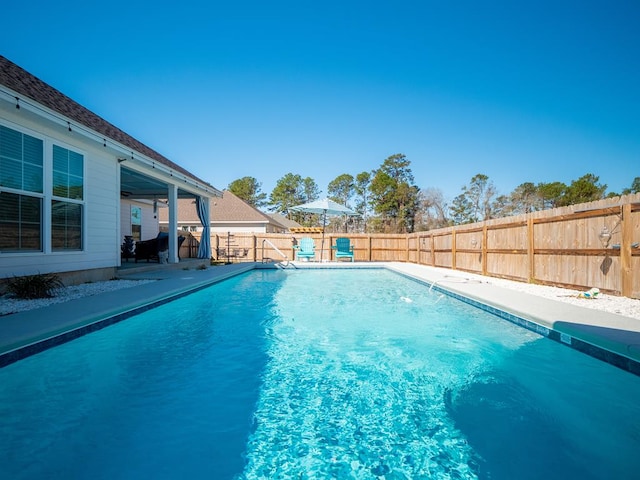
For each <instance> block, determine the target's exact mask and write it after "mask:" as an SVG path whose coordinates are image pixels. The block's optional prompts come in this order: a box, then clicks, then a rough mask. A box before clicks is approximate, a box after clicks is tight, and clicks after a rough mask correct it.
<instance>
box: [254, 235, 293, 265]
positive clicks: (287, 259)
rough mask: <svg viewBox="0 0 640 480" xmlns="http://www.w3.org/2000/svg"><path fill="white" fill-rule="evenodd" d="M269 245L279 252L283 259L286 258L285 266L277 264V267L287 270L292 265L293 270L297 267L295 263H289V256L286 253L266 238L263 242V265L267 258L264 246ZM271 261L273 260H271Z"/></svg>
mask: <svg viewBox="0 0 640 480" xmlns="http://www.w3.org/2000/svg"><path fill="white" fill-rule="evenodd" d="M265 243H268V244H269V245H270V246H271V248H273V249H274V250H275V251H276V252H278V253H279V254H280V255H281V256H282V258H284V264H283V263H282V262H279V263H277V264H276V265H277V266H278V267H280V268H287V267H288V266H289V265H291V266H292V267H293V268H295V265H294V264H293V263H290V262H289V257H287V255H286V254H285V253H283V252H282V251H281V250H280V249H279V248H278V247H276V246H275V245H274V244H273V243H271V241H269V239H267V238H265V239H263V240H262V254H261V257H262V263H265V259H266V258H265V256H264V244H265ZM269 260H271V259H269Z"/></svg>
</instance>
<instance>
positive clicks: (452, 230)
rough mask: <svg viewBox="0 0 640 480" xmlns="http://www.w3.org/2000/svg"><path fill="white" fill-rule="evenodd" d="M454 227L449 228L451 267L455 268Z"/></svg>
mask: <svg viewBox="0 0 640 480" xmlns="http://www.w3.org/2000/svg"><path fill="white" fill-rule="evenodd" d="M456 255H457V253H456V229H455V228H452V229H451V269H452V270H455V269H456Z"/></svg>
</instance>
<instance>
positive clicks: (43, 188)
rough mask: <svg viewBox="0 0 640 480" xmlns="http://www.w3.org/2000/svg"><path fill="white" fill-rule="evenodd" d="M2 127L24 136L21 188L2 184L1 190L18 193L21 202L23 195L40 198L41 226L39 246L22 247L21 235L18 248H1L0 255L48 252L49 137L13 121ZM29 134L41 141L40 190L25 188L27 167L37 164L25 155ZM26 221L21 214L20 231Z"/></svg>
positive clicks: (21, 160) (3, 124) (7, 192)
mask: <svg viewBox="0 0 640 480" xmlns="http://www.w3.org/2000/svg"><path fill="white" fill-rule="evenodd" d="M0 127H2V128H6V129H7V130H11V131H13V132H16V133H18V134H20V135H21V136H22V144H21V148H22V151H21V158H20V160H19V162H20V169H21V175H20V182H21V183H20V188H17V187H16V186H2V185H0V192H1V193H6V194H10V195H17V196H18V201H19V202H20V203H21V202H22V197H26V198H31V199H36V200H38V203H39V216H40V218H39V223H38V227H39V237H38V240H39V242H38V243H39V248H34V249H22V248H20V244H22V243H23V242H22V241H21V239H22V237H21V236H19V239H20V240H19V241H18V248H17V249H13V248H9V249H4V250H3V249H0V255H34V254H40V255H41V254H43V253H45V252H46V248H47V241H46V238H47V236H46V230H47V228H46V226H47V222H46V218H47V217H46V212H47V199H46V197H47V138H46V137H45V136H44V135H41V134H39V133H37V132H33V131H31V130H29V129H27V128H24V127H22V126H19V125H14V124H12V123H9V122H6V121H3V122H0ZM25 135H26V136H28V137H30V138H32V139H35V140H38V141H39V142H41V148H42V165H41V166H40V168H41V175H40V185H39V187H40V191H38V190H26V189H25V179H24V173H25V167H27V166H29V165H31V166H33V165H35V164H33V163H32V162H28V161H25V155H24V149H25V143H24V136H25ZM8 160H10V161H15V159H12V158H8ZM23 223H25V222H23V221H22V217H21V216H20V218H19V219H18V226H17V228H18V231H21V230H22V224H23Z"/></svg>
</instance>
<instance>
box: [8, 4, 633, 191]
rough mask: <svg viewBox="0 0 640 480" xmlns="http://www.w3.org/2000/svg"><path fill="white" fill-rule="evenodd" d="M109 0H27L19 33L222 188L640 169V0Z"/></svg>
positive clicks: (164, 149)
mask: <svg viewBox="0 0 640 480" xmlns="http://www.w3.org/2000/svg"><path fill="white" fill-rule="evenodd" d="M20 3H21V4H20ZM93 3H94V2H86V1H82V2H79V1H64V0H63V1H60V2H36V5H34V4H33V3H29V2H26V3H25V2H10V4H8V5H5V6H3V17H4V18H5V21H4V22H3V28H2V29H0V45H1V46H2V47H1V50H0V53H2V55H4V56H6V57H7V58H8V59H9V60H11V61H13V62H15V63H17V64H18V65H20V66H21V67H23V68H25V69H26V70H28V71H29V72H31V73H32V74H34V75H36V76H38V77H39V78H41V79H42V80H44V81H45V82H47V83H49V84H50V85H52V86H53V87H55V88H57V89H58V90H60V91H62V92H63V93H65V94H66V95H68V96H70V97H71V98H73V99H74V100H76V101H78V102H79V103H81V104H82V105H84V106H85V107H87V108H89V109H90V110H92V111H94V112H95V113H97V114H98V115H100V116H102V117H103V118H105V119H106V120H108V121H110V122H111V123H113V124H115V125H116V126H118V127H119V128H121V129H123V130H124V131H126V132H127V133H129V134H130V135H132V136H134V137H135V138H137V139H138V140H140V141H142V142H143V143H145V144H147V145H148V146H150V147H151V148H153V149H155V150H157V151H158V152H160V153H161V154H163V155H165V156H167V157H168V158H170V159H171V160H173V161H174V162H176V163H179V164H180V165H182V166H184V167H185V168H187V169H188V170H190V171H191V172H192V173H194V174H195V175H197V176H199V177H201V178H203V179H204V180H206V181H208V182H210V183H211V184H212V185H214V186H216V187H218V188H225V187H226V186H227V185H228V184H229V183H230V182H231V181H233V180H235V179H237V178H241V177H244V176H253V177H255V178H256V179H258V181H259V182H261V183H262V190H263V191H264V192H266V193H267V194H268V193H270V192H271V190H272V189H273V187H274V186H275V184H276V182H277V180H278V179H279V178H281V177H282V176H284V175H285V174H287V173H294V174H300V175H302V176H303V177H307V176H309V177H311V178H313V179H314V180H315V181H316V182H317V183H318V185H319V187H320V189H321V190H322V192H323V194H326V191H327V184H328V183H329V182H330V181H331V180H333V179H334V178H335V177H337V176H338V175H340V174H343V173H350V174H352V175H354V176H355V175H356V174H358V173H360V172H362V171H370V170H373V169H375V168H378V167H379V166H380V165H381V164H382V162H383V161H384V160H385V159H386V158H387V157H388V156H390V155H393V154H396V153H402V154H404V155H406V157H407V159H408V160H410V161H411V168H412V171H413V174H414V177H415V181H416V184H417V185H418V186H419V187H420V188H423V189H427V188H437V189H440V190H441V191H442V192H443V194H444V197H445V199H447V200H451V199H453V197H455V196H456V195H458V194H459V193H460V191H461V187H462V186H463V185H467V184H468V183H469V181H470V180H471V178H472V177H473V176H474V175H476V174H478V173H482V174H484V175H487V176H488V177H489V179H490V180H491V181H492V182H493V183H494V184H495V186H496V188H497V190H498V193H500V194H508V193H510V192H511V191H512V190H513V189H514V188H515V187H516V186H518V185H520V184H521V183H523V182H534V183H539V182H553V181H561V182H565V183H567V184H569V183H570V182H571V181H572V180H575V179H577V178H579V177H581V176H582V175H584V174H587V173H592V174H595V175H597V176H599V177H600V182H601V183H604V184H607V185H608V187H609V191H617V192H620V191H621V190H622V189H623V188H626V187H629V186H630V185H631V182H632V180H633V178H634V177H637V176H640V114H639V112H640V54H638V52H639V51H640V28H638V27H637V25H638V24H640V2H638V1H636V0H627V1H613V2H612V1H590V0H583V1H562V0H557V1H547V0H542V1H538V2H517V1H490V0H488V1H486V2H478V1H450V2H443V1H429V0H424V1H404V0H396V1H394V2H390V1H389V2H383V1H378V2H376V1H368V2H362V1H348V0H343V1H341V2H334V1H332V0H328V1H324V2H308V1H304V0H298V1H295V2H294V1H285V2H281V1H272V2H254V1H245V2H217V1H209V2H206V1H192V2H182V3H180V2H171V3H168V2H163V1H156V2H138V1H135V0H131V1H127V2H123V1H120V0H115V1H111V2H101V3H97V4H96V5H93Z"/></svg>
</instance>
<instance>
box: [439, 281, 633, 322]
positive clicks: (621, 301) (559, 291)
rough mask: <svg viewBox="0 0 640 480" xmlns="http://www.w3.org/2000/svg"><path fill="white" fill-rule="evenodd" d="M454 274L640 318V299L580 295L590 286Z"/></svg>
mask: <svg viewBox="0 0 640 480" xmlns="http://www.w3.org/2000/svg"><path fill="white" fill-rule="evenodd" d="M452 276H456V277H461V278H469V279H473V280H478V281H481V282H484V283H489V284H491V285H496V286H498V287H503V288H510V289H512V290H517V291H519V292H524V293H529V294H531V295H537V296H539V297H544V298H548V299H552V300H557V301H559V302H565V303H570V304H572V305H578V306H580V307H586V308H593V309H596V310H602V311H605V312H609V313H616V314H618V315H624V316H625V317H631V318H636V319H638V320H640V300H638V299H633V298H628V297H618V296H615V295H607V294H604V293H600V294H598V296H597V297H595V298H581V297H579V295H580V293H584V292H587V291H588V290H589V289H588V288H587V289H584V290H570V289H566V288H559V287H550V286H546V285H534V284H531V283H523V282H514V281H511V280H505V279H502V278H493V277H483V276H482V275H475V274H470V273H461V272H455V274H454V275H452Z"/></svg>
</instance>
